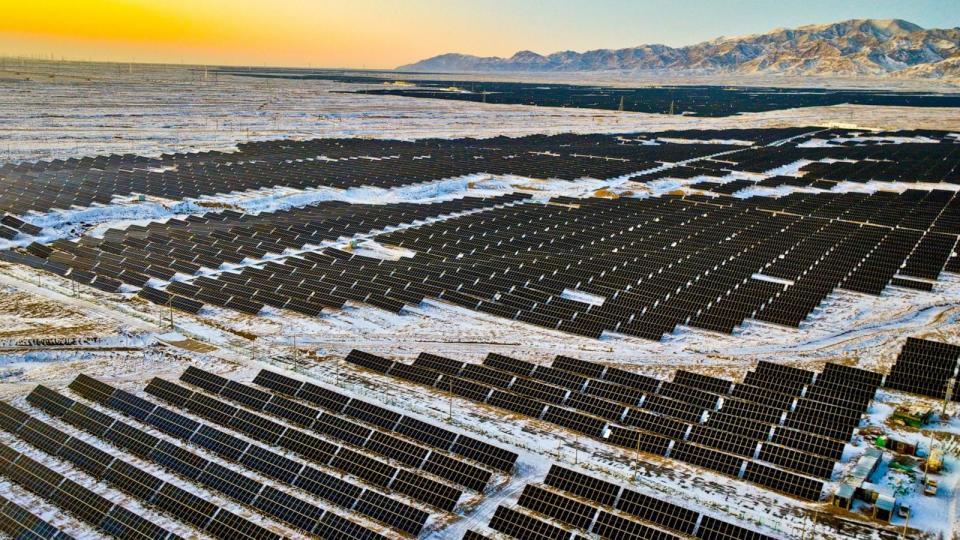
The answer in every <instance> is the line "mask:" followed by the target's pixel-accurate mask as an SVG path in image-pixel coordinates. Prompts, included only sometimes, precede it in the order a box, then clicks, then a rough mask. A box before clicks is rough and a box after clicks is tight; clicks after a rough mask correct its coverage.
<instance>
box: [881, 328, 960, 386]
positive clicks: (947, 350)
mask: <svg viewBox="0 0 960 540" xmlns="http://www.w3.org/2000/svg"><path fill="white" fill-rule="evenodd" d="M958 362H960V346H957V345H950V344H948V343H941V342H938V341H932V340H926V339H917V338H907V342H906V343H905V344H904V346H903V348H902V349H900V355H899V356H897V361H896V362H895V363H894V365H893V368H891V370H890V374H889V375H887V377H886V379H885V381H884V384H883V385H884V387H886V388H891V389H894V390H902V391H904V392H911V393H913V394H920V395H923V396H929V397H932V398H937V399H943V398H944V397H946V395H947V391H948V390H949V392H950V396H951V399H952V400H953V401H958V400H960V395H958V390H960V387H958V386H957V384H958V381H957V380H956V379H957V374H958V370H960V365H958Z"/></svg>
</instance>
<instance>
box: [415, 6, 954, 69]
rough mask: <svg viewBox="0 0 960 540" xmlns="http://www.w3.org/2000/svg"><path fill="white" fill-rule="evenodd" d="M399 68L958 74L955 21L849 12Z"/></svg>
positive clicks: (447, 58)
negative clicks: (617, 44)
mask: <svg viewBox="0 0 960 540" xmlns="http://www.w3.org/2000/svg"><path fill="white" fill-rule="evenodd" d="M397 69H398V70H401V71H440V72H484V71H486V72H489V71H500V72H549V71H606V70H620V71H656V70H671V71H691V72H699V73H703V72H706V73H709V72H742V73H755V74H768V73H780V74H786V75H822V76H823V75H831V76H836V75H839V76H859V75H867V76H883V75H892V74H893V75H897V76H902V77H920V78H957V77H960V73H958V71H960V28H949V29H924V28H921V27H920V26H917V25H915V24H913V23H910V22H907V21H903V20H899V19H891V20H876V19H855V20H849V21H843V22H838V23H833V24H818V25H809V26H801V27H799V28H793V29H785V28H780V29H777V30H773V31H771V32H767V33H764V34H754V35H749V36H739V37H730V38H719V39H715V40H713V41H707V42H704V43H699V44H696V45H691V46H688V47H668V46H666V45H656V44H654V45H641V46H639V47H631V48H627V49H616V50H611V49H597V50H593V51H587V52H583V53H578V52H574V51H563V52H557V53H553V54H549V55H546V56H544V55H541V54H537V53H535V52H532V51H520V52H518V53H516V54H514V55H513V56H511V57H510V58H500V57H478V56H471V55H465V54H454V53H451V54H443V55H440V56H435V57H433V58H428V59H426V60H422V61H420V62H416V63H414V64H409V65H405V66H401V67H399V68H397Z"/></svg>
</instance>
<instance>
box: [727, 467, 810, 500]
mask: <svg viewBox="0 0 960 540" xmlns="http://www.w3.org/2000/svg"><path fill="white" fill-rule="evenodd" d="M743 478H744V480H747V481H748V482H753V483H755V484H760V485H761V486H766V487H769V488H772V489H775V490H777V491H780V492H783V493H786V494H788V495H793V496H795V497H799V498H801V499H805V500H810V501H818V500H820V495H821V494H822V493H823V482H821V481H819V480H814V479H812V478H806V477H803V476H799V475H796V474H793V473H789V472H786V471H781V470H779V469H774V468H772V467H768V466H766V465H763V464H760V463H755V462H751V463H747V468H746V471H745V472H744V475H743Z"/></svg>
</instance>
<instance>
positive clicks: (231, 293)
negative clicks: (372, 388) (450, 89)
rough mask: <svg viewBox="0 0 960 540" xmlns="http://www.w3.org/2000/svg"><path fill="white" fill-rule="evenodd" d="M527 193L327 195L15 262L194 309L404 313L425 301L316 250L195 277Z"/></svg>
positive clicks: (39, 252) (43, 250) (36, 252)
mask: <svg viewBox="0 0 960 540" xmlns="http://www.w3.org/2000/svg"><path fill="white" fill-rule="evenodd" d="M525 198H527V195H514V194H510V195H503V196H499V197H491V198H476V197H465V198H462V199H456V200H451V201H444V202H440V203H435V204H414V203H398V204H391V205H372V204H371V205H363V204H356V205H355V204H349V203H344V202H339V201H327V202H323V203H319V204H316V205H312V206H308V207H302V208H294V209H290V210H283V211H278V212H265V213H261V214H256V215H251V214H240V213H237V212H234V211H231V210H226V211H222V212H212V213H207V214H204V215H202V216H190V217H188V218H186V219H184V220H179V219H172V220H168V221H166V222H162V223H161V222H152V223H150V224H148V225H145V226H139V225H134V226H131V227H128V228H126V229H113V230H109V231H107V232H106V233H105V234H104V235H103V238H96V237H93V236H84V237H81V239H80V240H79V241H77V242H71V241H67V240H56V241H54V242H53V243H51V244H50V245H49V246H47V245H41V244H38V243H34V244H32V245H31V246H29V247H28V248H27V253H23V254H18V253H13V252H9V253H10V254H11V255H10V256H12V257H14V258H15V259H16V260H14V262H25V263H26V264H31V265H32V266H35V267H38V268H42V269H44V270H48V271H52V272H55V273H57V274H59V275H63V276H66V277H68V278H70V279H73V280H74V281H78V282H81V283H84V284H89V285H91V286H93V287H96V288H98V289H101V290H105V291H108V292H117V291H118V290H119V289H120V286H121V285H124V284H126V285H129V286H133V287H137V288H140V296H142V297H144V298H146V299H147V300H150V301H152V302H154V303H157V304H161V305H172V307H176V308H179V309H183V310H185V311H189V312H193V313H195V312H197V311H199V309H200V308H201V307H202V305H203V304H204V303H207V304H212V305H217V306H223V307H227V308H231V309H235V310H238V311H241V312H246V313H252V314H256V313H257V312H259V311H260V309H262V308H263V307H264V305H270V306H272V307H276V308H285V309H290V310H293V311H297V312H300V313H304V314H307V315H317V314H319V313H320V312H321V310H322V309H324V308H339V307H342V306H343V303H344V302H345V301H346V300H356V301H364V302H367V303H371V304H374V305H377V306H379V307H385V308H389V309H392V310H393V311H398V310H399V309H400V307H402V306H403V303H404V301H407V302H411V303H416V302H419V300H418V299H417V298H414V297H413V295H412V293H408V292H406V291H402V290H388V291H387V294H382V293H381V291H382V287H379V288H378V290H377V291H369V290H362V291H361V290H360V289H359V288H358V287H357V286H355V284H354V283H352V282H350V281H349V280H348V279H346V278H342V277H340V276H338V275H336V274H335V273H333V272H331V273H330V275H325V274H323V273H318V272H316V271H312V269H313V268H314V267H315V265H317V264H318V263H319V262H324V263H335V262H336V261H337V260H338V259H337V258H336V257H335V256H333V255H329V254H321V253H317V252H310V253H306V254H304V255H303V256H296V257H286V258H285V259H283V262H282V263H278V262H273V263H266V264H264V265H262V266H259V267H252V266H248V267H246V268H244V269H243V270H242V272H240V273H239V274H238V273H230V272H228V273H224V274H222V275H221V276H220V277H219V278H212V277H208V276H200V277H196V276H197V274H199V273H201V269H204V268H206V269H208V270H206V271H205V272H209V270H210V269H212V270H219V269H220V268H221V266H222V265H224V264H238V263H241V262H244V261H247V262H249V261H253V260H260V259H263V258H265V257H267V256H268V254H273V255H279V254H282V253H284V252H285V251H286V250H301V249H303V248H304V247H305V246H307V245H318V244H322V243H324V242H328V241H333V240H337V239H338V238H349V237H351V236H353V235H355V234H358V233H366V232H370V231H374V230H382V229H386V228H389V227H395V226H398V225H402V224H409V223H413V222H415V221H418V220H425V219H429V218H435V217H438V216H443V215H450V214H455V213H459V212H469V211H474V210H481V209H485V208H491V207H494V206H496V205H501V204H509V203H514V202H517V201H521V200H523V199H525ZM330 252H331V253H335V252H336V251H335V250H330ZM3 253H8V252H3ZM24 259H28V260H24ZM151 280H153V281H151ZM157 282H160V283H166V286H165V288H164V290H160V289H157V288H156V287H155V286H152V284H154V283H157ZM161 286H162V285H161ZM388 295H389V296H388Z"/></svg>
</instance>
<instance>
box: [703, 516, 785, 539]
mask: <svg viewBox="0 0 960 540" xmlns="http://www.w3.org/2000/svg"><path fill="white" fill-rule="evenodd" d="M697 538H710V539H716V540H772V539H773V537H771V536H767V535H765V534H761V533H758V532H756V531H751V530H749V529H744V528H743V527H740V526H738V525H734V524H732V523H727V522H725V521H720V520H719V519H717V518H715V517H712V516H708V515H704V516H703V519H701V520H700V528H699V529H698V530H697Z"/></svg>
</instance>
